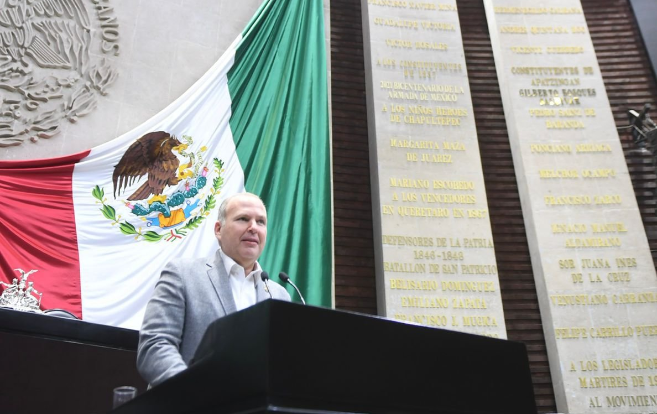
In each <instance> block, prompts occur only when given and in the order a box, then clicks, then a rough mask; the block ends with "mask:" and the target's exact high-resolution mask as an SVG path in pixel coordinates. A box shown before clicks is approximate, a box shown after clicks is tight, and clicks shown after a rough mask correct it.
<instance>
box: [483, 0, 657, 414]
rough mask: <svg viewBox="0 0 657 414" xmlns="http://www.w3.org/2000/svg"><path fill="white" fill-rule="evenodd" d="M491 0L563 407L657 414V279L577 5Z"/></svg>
mask: <svg viewBox="0 0 657 414" xmlns="http://www.w3.org/2000/svg"><path fill="white" fill-rule="evenodd" d="M546 3H548V2H541V3H537V2H535V1H533V0H485V3H484V4H485V6H486V15H487V18H488V22H489V24H488V25H489V29H490V34H491V40H492V45H493V51H494V54H495V65H496V68H497V73H498V79H499V82H500V90H501V94H502V100H503V104H504V112H505V116H506V122H507V126H508V130H509V138H510V141H511V148H512V151H513V160H514V165H515V170H516V177H517V179H518V187H519V189H520V197H521V202H522V210H523V215H524V218H525V227H526V229H527V234H528V242H529V247H530V253H531V258H532V265H533V271H534V276H535V278H536V287H537V291H538V294H539V304H540V309H541V316H542V318H543V329H544V331H545V338H546V344H547V346H548V355H549V359H550V370H551V373H552V376H553V384H554V388H555V395H556V397H557V408H558V409H559V411H560V412H563V413H591V414H593V413H596V414H610V413H653V412H655V407H657V395H656V393H655V389H656V388H655V387H657V375H656V374H657V352H656V350H657V278H656V275H655V269H654V265H653V261H652V257H651V254H650V251H649V247H648V243H647V239H646V234H645V230H644V227H643V224H642V221H641V217H640V214H639V211H638V207H637V203H636V197H635V195H634V191H633V189H632V183H631V180H630V177H629V172H628V169H627V165H626V162H625V157H624V155H623V149H622V147H621V144H620V140H619V138H618V133H617V132H616V126H615V122H614V119H613V115H612V112H611V108H610V106H609V100H608V98H607V94H606V91H605V85H604V82H603V79H602V75H601V73H600V68H599V65H598V62H597V58H596V55H595V50H594V49H593V44H592V42H591V35H590V33H589V31H588V27H587V23H586V19H585V17H584V14H583V12H582V7H581V3H580V1H579V0H552V1H550V2H549V4H546Z"/></svg>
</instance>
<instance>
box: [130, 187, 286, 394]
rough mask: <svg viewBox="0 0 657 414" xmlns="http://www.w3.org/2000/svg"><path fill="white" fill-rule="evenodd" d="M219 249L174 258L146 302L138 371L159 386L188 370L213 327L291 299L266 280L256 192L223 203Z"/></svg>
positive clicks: (263, 219)
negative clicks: (261, 304) (242, 313)
mask: <svg viewBox="0 0 657 414" xmlns="http://www.w3.org/2000/svg"><path fill="white" fill-rule="evenodd" d="M214 232H215V235H216V237H217V240H218V241H219V249H218V250H217V251H216V253H215V254H214V255H212V256H211V257H207V258H200V259H176V260H172V261H171V262H169V263H168V264H167V265H166V266H165V268H164V270H162V274H161V275H160V279H159V280H158V282H157V284H156V285H155V291H154V292H153V297H152V298H151V300H150V301H149V302H148V305H147V306H146V313H145V315H144V322H143V324H142V327H141V331H140V333H139V348H138V351H137V369H138V370H139V373H140V374H141V376H142V377H143V378H144V379H145V380H146V381H147V382H148V383H149V384H150V385H151V386H155V385H157V384H159V383H161V382H163V381H165V380H166V379H168V378H170V377H172V376H174V375H175V374H177V373H179V372H181V371H183V370H185V369H186V368H187V365H188V364H189V362H190V361H191V359H192V358H193V357H194V353H195V352H196V348H198V345H199V342H200V341H201V338H202V337H203V334H204V333H205V331H206V329H207V327H208V325H210V323H211V322H213V321H214V320H216V319H217V318H221V317H222V316H225V315H228V314H230V313H233V312H236V311H238V310H241V309H244V308H247V307H249V306H251V305H254V304H255V303H257V302H260V301H263V300H265V299H269V298H274V299H281V300H287V301H289V300H290V295H289V294H288V293H287V291H286V290H285V289H284V288H283V287H282V286H280V285H278V284H277V283H275V282H272V281H267V282H266V283H265V282H263V279H262V278H261V276H262V275H261V274H262V269H261V268H260V265H259V264H258V262H257V259H258V258H259V257H260V254H261V253H262V250H263V249H264V247H265V242H266V241H267V210H266V208H265V205H264V203H263V202H262V200H261V199H260V197H258V196H257V195H255V194H251V193H239V194H235V195H232V196H230V197H228V198H226V199H225V200H224V201H223V203H221V206H220V207H219V215H218V218H217V222H216V223H215V226H214Z"/></svg>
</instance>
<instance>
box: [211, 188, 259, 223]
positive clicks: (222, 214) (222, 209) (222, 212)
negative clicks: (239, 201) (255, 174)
mask: <svg viewBox="0 0 657 414" xmlns="http://www.w3.org/2000/svg"><path fill="white" fill-rule="evenodd" d="M240 196H250V197H255V198H257V199H258V200H260V202H261V203H262V205H263V206H264V205H265V203H264V202H263V201H262V199H261V198H260V196H258V195H257V194H253V193H246V192H244V193H235V194H233V195H230V196H228V197H226V199H225V200H224V201H222V202H221V204H220V205H219V214H217V221H218V222H219V223H221V225H222V226H223V225H225V224H226V210H228V203H230V200H232V199H234V198H236V197H240ZM265 208H266V207H265Z"/></svg>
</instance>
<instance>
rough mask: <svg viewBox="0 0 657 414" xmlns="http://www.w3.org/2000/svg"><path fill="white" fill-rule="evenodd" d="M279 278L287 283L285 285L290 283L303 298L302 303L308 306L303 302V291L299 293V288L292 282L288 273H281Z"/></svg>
mask: <svg viewBox="0 0 657 414" xmlns="http://www.w3.org/2000/svg"><path fill="white" fill-rule="evenodd" d="M278 277H279V278H280V279H281V280H282V281H283V282H285V283H289V284H291V285H292V287H293V288H294V290H296V291H297V293H298V294H299V297H300V298H301V303H303V304H304V305H305V304H306V301H305V300H303V296H301V291H299V288H298V287H297V285H295V284H294V283H293V282H292V280H290V276H288V275H287V273H285V272H281V273H279V274H278Z"/></svg>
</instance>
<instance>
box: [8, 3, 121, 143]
mask: <svg viewBox="0 0 657 414" xmlns="http://www.w3.org/2000/svg"><path fill="white" fill-rule="evenodd" d="M118 54H119V25H118V22H117V19H116V16H115V15H114V9H113V8H112V7H110V6H109V5H108V0H86V1H83V0H0V147H8V146H12V145H20V144H22V143H23V142H25V141H26V140H28V139H29V140H31V141H34V142H36V141H37V140H38V139H39V138H50V137H52V136H54V135H56V134H57V133H59V132H60V130H61V125H62V122H63V121H64V119H67V120H69V121H70V122H76V121H77V120H78V118H79V117H82V116H85V115H87V114H89V113H90V112H92V111H93V110H94V109H95V108H96V106H97V104H98V99H99V96H100V95H103V96H104V95H106V94H107V93H108V90H109V88H110V87H111V85H112V84H113V83H114V81H115V80H116V77H117V75H118V73H117V70H116V68H115V65H114V63H113V61H112V60H111V59H107V57H113V56H118Z"/></svg>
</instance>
